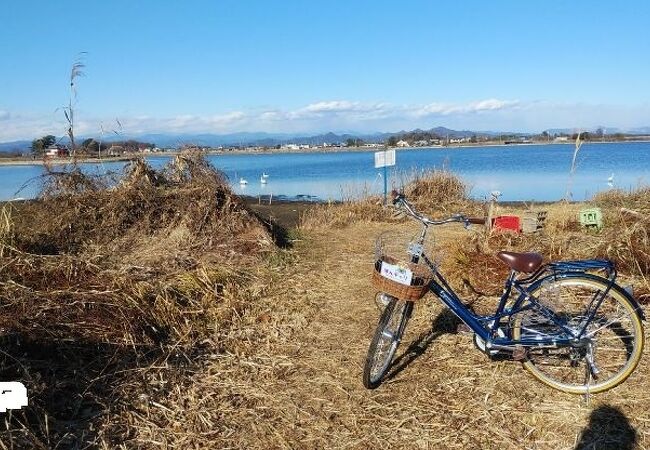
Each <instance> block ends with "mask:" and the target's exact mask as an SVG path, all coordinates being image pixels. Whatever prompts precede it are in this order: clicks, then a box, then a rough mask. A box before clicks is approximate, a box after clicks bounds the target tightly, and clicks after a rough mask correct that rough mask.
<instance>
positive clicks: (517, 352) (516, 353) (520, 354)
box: [512, 345, 528, 361]
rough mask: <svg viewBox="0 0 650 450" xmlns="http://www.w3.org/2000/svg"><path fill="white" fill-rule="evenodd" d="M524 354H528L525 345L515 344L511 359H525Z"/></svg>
mask: <svg viewBox="0 0 650 450" xmlns="http://www.w3.org/2000/svg"><path fill="white" fill-rule="evenodd" d="M526 356H528V350H527V349H526V347H522V346H521V345H517V346H515V349H514V350H513V351H512V359H514V360H515V361H523V360H524V359H526Z"/></svg>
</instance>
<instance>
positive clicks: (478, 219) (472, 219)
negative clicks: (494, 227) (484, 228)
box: [467, 217, 487, 225]
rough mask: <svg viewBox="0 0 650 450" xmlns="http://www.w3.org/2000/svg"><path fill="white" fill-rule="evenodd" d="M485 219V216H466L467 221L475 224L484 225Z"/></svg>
mask: <svg viewBox="0 0 650 450" xmlns="http://www.w3.org/2000/svg"><path fill="white" fill-rule="evenodd" d="M486 220H487V219H486V218H485V217H468V218H467V221H468V222H469V223H473V224H475V225H485V221H486Z"/></svg>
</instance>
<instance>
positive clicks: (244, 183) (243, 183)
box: [239, 178, 248, 186]
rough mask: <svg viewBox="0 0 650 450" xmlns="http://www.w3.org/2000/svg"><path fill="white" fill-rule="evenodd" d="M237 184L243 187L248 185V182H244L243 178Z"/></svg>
mask: <svg viewBox="0 0 650 450" xmlns="http://www.w3.org/2000/svg"><path fill="white" fill-rule="evenodd" d="M239 184H241V185H242V186H244V185H247V184H248V181H246V180H245V179H244V178H240V179H239Z"/></svg>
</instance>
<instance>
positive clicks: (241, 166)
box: [0, 142, 650, 201]
mask: <svg viewBox="0 0 650 450" xmlns="http://www.w3.org/2000/svg"><path fill="white" fill-rule="evenodd" d="M573 151H574V146H573V145H566V144H557V145H555V144H553V145H518V146H491V147H471V148H468V147H466V148H431V149H423V148H420V149H402V150H397V164H396V166H395V167H393V168H391V169H390V170H389V172H388V173H389V183H388V185H389V189H391V187H393V186H395V187H399V186H400V184H401V182H402V180H403V179H404V178H405V176H406V175H407V174H408V173H412V172H413V170H416V169H429V168H437V169H441V168H447V169H450V170H451V171H453V172H456V173H458V174H459V175H460V176H461V177H462V178H463V179H464V180H466V181H467V182H468V183H469V184H470V185H471V187H472V188H471V195H472V196H473V197H476V198H484V197H486V196H488V194H489V192H490V191H493V190H499V191H501V192H502V194H503V196H502V197H501V199H502V200H537V201H545V200H559V199H561V198H563V197H564V195H565V193H566V190H567V183H568V180H569V169H570V166H571V159H572V156H573ZM208 158H209V160H210V162H211V163H212V164H213V165H214V166H215V167H217V168H218V169H220V170H222V171H223V172H224V173H225V174H226V175H227V176H228V178H229V180H230V182H231V184H232V186H233V189H234V190H235V192H237V193H239V194H244V195H251V196H257V195H269V194H273V196H275V197H287V198H308V199H314V200H330V199H331V200H339V199H342V198H349V197H358V196H361V195H364V194H367V193H381V192H383V180H382V178H381V173H382V172H381V169H375V168H374V155H373V152H339V153H281V154H248V155H246V154H239V155H211V156H209V157H208ZM168 160H169V158H168V157H161V156H156V157H151V158H149V161H150V162H151V164H152V165H153V166H156V167H160V166H162V165H164V164H165V163H166V162H167V161H168ZM123 166H124V163H118V162H113V163H105V164H103V165H91V164H85V165H84V170H87V171H93V172H94V171H99V172H102V171H119V170H121V168H122V167H123ZM262 173H266V174H268V175H269V177H268V182H267V184H262V183H260V177H261V175H262ZM42 174H43V168H42V167H40V166H36V165H34V166H0V200H7V199H11V198H15V197H23V198H31V197H34V196H35V195H36V194H37V192H38V189H39V186H40V185H39V177H40V176H41V175H42ZM612 174H613V187H618V188H624V189H630V188H633V187H636V186H639V185H640V184H649V183H650V143H643V142H634V143H613V144H591V143H587V144H584V145H583V146H582V148H581V149H580V152H579V154H578V159H577V169H576V172H575V175H574V179H573V183H572V188H571V191H572V193H573V198H574V199H576V200H585V199H589V198H590V197H591V196H593V195H594V194H595V193H596V192H599V191H603V190H607V189H611V187H612V186H610V184H608V179H609V177H610V176H612ZM240 178H244V179H246V180H248V185H246V186H241V185H240V184H239V179H240Z"/></svg>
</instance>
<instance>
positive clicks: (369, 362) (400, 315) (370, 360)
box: [363, 298, 413, 389]
mask: <svg viewBox="0 0 650 450" xmlns="http://www.w3.org/2000/svg"><path fill="white" fill-rule="evenodd" d="M412 310H413V302H411V301H404V300H399V299H396V298H392V299H391V300H390V302H389V303H388V305H386V307H385V308H384V311H383V312H382V314H381V317H380V319H379V324H378V325H377V329H376V331H375V335H374V337H373V338H372V341H371V342H370V348H369V349H368V356H367V357H366V364H365V366H364V368H363V385H364V386H365V387H366V388H367V389H375V388H376V387H378V386H379V385H380V384H381V382H382V380H383V378H384V376H385V375H386V373H387V372H388V370H389V369H390V363H391V361H392V360H393V356H395V352H396V351H397V347H398V345H399V342H400V339H401V338H402V335H403V334H404V330H405V329H406V323H407V322H408V320H409V317H410V316H411V312H412Z"/></svg>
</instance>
